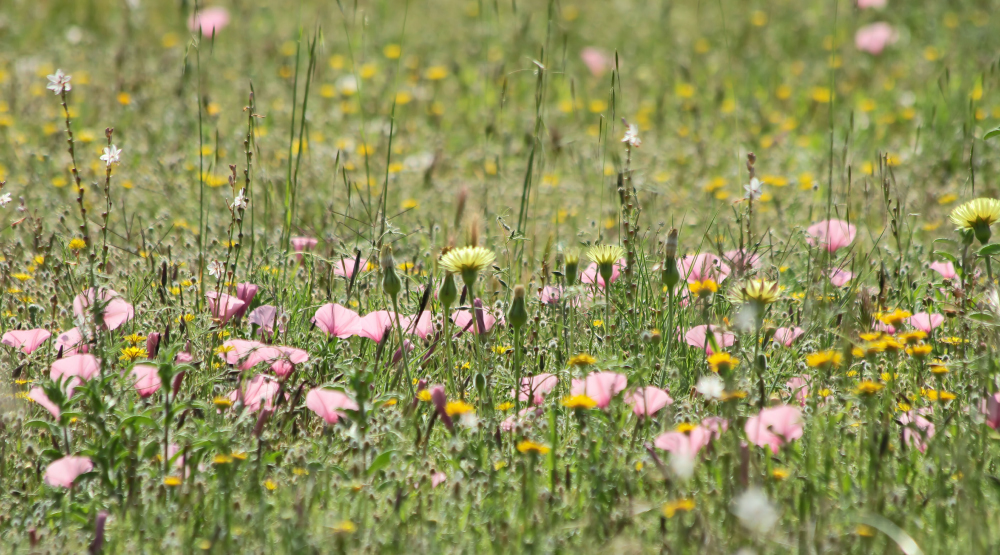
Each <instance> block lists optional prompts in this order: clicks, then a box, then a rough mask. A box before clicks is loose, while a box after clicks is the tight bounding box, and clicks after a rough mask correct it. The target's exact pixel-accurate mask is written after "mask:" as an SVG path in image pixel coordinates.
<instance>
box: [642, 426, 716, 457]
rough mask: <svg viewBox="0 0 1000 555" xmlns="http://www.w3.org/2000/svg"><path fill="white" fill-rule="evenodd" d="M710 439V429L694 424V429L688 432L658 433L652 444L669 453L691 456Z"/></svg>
mask: <svg viewBox="0 0 1000 555" xmlns="http://www.w3.org/2000/svg"><path fill="white" fill-rule="evenodd" d="M711 440H712V432H711V431H709V430H707V429H705V428H703V427H701V426H695V427H694V429H692V430H690V431H688V432H667V433H665V434H660V436H659V437H657V438H656V439H655V440H653V445H654V446H656V447H657V448H658V449H663V450H664V451H666V452H668V453H670V454H671V455H677V456H683V457H691V458H693V457H694V456H695V455H697V454H698V452H699V451H701V450H702V449H703V448H704V447H705V446H706V445H708V444H709V442H711Z"/></svg>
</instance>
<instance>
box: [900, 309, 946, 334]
mask: <svg viewBox="0 0 1000 555" xmlns="http://www.w3.org/2000/svg"><path fill="white" fill-rule="evenodd" d="M908 321H909V323H910V325H911V326H913V327H915V328H917V329H918V330H920V331H922V332H926V333H930V332H931V331H933V330H934V328H936V327H938V326H940V325H941V324H943V323H944V315H943V314H928V313H927V312H918V313H916V314H914V315H913V316H910V318H909V320H908Z"/></svg>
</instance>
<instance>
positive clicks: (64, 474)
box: [45, 457, 94, 488]
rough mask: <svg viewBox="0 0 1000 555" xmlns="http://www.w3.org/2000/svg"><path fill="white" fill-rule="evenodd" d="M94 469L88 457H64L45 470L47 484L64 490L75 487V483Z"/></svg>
mask: <svg viewBox="0 0 1000 555" xmlns="http://www.w3.org/2000/svg"><path fill="white" fill-rule="evenodd" d="M93 469H94V463H93V462H91V461H90V459H89V458H87V457H63V458H61V459H59V460H57V461H52V463H51V464H49V466H48V468H46V469H45V483H46V484H49V485H50V486H60V487H64V488H69V487H73V481H74V480H76V478H77V477H78V476H79V475H81V474H84V473H87V472H90V471H91V470H93Z"/></svg>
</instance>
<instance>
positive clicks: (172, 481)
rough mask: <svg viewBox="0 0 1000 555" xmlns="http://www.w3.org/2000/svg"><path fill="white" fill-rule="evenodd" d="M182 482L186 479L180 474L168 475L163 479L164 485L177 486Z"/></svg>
mask: <svg viewBox="0 0 1000 555" xmlns="http://www.w3.org/2000/svg"><path fill="white" fill-rule="evenodd" d="M182 483H184V481H183V480H181V478H180V476H167V477H166V478H164V479H163V485H165V486H170V487H172V488H175V487H177V486H179V485H181V484H182Z"/></svg>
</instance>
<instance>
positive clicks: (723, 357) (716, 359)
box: [708, 353, 740, 373]
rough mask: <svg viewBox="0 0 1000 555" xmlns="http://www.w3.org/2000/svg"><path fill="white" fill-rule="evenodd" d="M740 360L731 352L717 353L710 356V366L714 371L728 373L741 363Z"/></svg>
mask: <svg viewBox="0 0 1000 555" xmlns="http://www.w3.org/2000/svg"><path fill="white" fill-rule="evenodd" d="M739 363H740V360H739V359H737V358H733V356H732V355H730V354H729V353H715V354H713V355H711V356H709V357H708V366H709V367H710V368H711V369H712V372H722V373H726V372H729V371H730V370H732V369H733V368H735V367H736V366H737V365H739Z"/></svg>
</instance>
